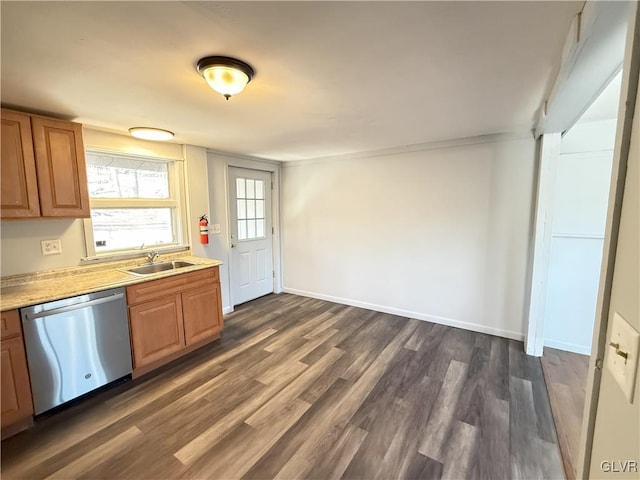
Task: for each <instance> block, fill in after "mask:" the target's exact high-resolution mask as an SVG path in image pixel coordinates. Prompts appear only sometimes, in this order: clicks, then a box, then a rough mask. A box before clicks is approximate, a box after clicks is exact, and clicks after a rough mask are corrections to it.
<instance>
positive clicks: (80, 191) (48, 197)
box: [31, 116, 90, 218]
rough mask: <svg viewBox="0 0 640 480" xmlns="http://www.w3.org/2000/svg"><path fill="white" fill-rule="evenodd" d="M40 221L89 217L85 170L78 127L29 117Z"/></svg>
mask: <svg viewBox="0 0 640 480" xmlns="http://www.w3.org/2000/svg"><path fill="white" fill-rule="evenodd" d="M31 128H32V134H33V145H34V149H35V157H36V165H37V171H38V188H39V191H40V207H41V212H42V216H43V217H73V218H78V217H89V216H90V210H89V191H88V186H87V167H86V163H85V158H84V145H83V143H82V125H80V124H79V123H72V122H65V121H62V120H53V119H49V118H44V117H35V116H34V117H31Z"/></svg>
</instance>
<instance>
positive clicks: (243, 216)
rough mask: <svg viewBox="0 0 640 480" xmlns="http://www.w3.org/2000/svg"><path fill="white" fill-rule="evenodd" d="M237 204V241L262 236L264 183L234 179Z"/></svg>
mask: <svg viewBox="0 0 640 480" xmlns="http://www.w3.org/2000/svg"><path fill="white" fill-rule="evenodd" d="M236 202H237V204H238V240H253V239H255V238H265V236H264V182H263V181H262V180H252V179H250V178H236Z"/></svg>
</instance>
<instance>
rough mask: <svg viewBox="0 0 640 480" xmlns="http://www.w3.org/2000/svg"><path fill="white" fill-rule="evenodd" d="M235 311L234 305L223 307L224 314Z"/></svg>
mask: <svg viewBox="0 0 640 480" xmlns="http://www.w3.org/2000/svg"><path fill="white" fill-rule="evenodd" d="M232 312H233V307H224V308H223V309H222V314H223V315H226V314H227V313H232Z"/></svg>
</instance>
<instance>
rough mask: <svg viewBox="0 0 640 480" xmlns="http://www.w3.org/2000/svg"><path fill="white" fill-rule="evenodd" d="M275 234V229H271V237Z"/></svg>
mask: <svg viewBox="0 0 640 480" xmlns="http://www.w3.org/2000/svg"><path fill="white" fill-rule="evenodd" d="M274 233H276V229H275V227H271V235H273V234H274Z"/></svg>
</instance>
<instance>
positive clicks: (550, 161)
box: [524, 133, 561, 357]
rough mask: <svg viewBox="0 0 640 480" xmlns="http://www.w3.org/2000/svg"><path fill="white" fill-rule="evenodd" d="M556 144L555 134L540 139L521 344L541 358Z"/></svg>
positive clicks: (555, 167)
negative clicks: (525, 322) (528, 294)
mask: <svg viewBox="0 0 640 480" xmlns="http://www.w3.org/2000/svg"><path fill="white" fill-rule="evenodd" d="M560 142H561V135H560V134H559V133H547V134H544V135H543V136H542V139H541V147H540V162H539V164H538V189H537V193H536V211H535V235H534V240H533V241H534V251H533V268H532V273H531V300H530V303H529V322H528V325H527V335H526V337H525V342H524V345H525V347H524V348H525V351H526V352H527V355H534V356H536V357H540V356H542V349H543V347H544V313H545V305H546V300H547V284H548V281H549V264H550V260H551V233H552V226H553V203H554V195H555V194H554V186H555V183H556V170H557V166H558V159H559V157H560Z"/></svg>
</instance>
